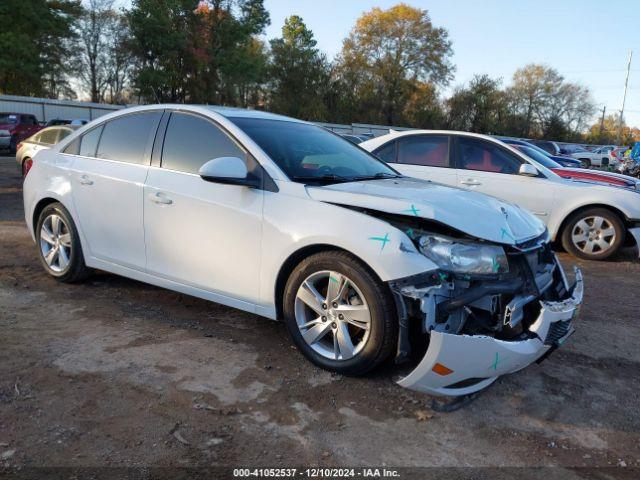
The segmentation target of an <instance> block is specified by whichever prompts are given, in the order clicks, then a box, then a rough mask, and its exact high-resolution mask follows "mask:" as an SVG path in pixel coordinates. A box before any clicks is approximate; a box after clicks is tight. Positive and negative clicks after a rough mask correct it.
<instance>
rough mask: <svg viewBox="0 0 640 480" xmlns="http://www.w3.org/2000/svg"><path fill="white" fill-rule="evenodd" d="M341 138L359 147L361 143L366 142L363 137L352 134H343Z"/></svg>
mask: <svg viewBox="0 0 640 480" xmlns="http://www.w3.org/2000/svg"><path fill="white" fill-rule="evenodd" d="M340 136H341V137H342V138H345V139H347V140H349V141H350V142H351V143H353V144H354V145H358V144H359V143H362V142H363V141H364V140H363V139H362V138H361V137H359V136H357V135H352V134H350V133H341V134H340Z"/></svg>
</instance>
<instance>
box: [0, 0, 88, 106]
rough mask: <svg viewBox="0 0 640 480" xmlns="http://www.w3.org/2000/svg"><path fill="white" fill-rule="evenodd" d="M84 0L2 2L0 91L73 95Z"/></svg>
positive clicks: (0, 15)
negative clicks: (74, 61) (74, 53)
mask: <svg viewBox="0 0 640 480" xmlns="http://www.w3.org/2000/svg"><path fill="white" fill-rule="evenodd" d="M81 11H82V9H81V6H80V0H31V1H29V2H28V5H25V2H24V1H23V0H2V1H1V2H0V25H2V28H0V93H8V94H15V95H38V96H52V97H58V96H72V95H73V92H72V91H71V89H70V87H69V82H68V74H69V73H70V71H71V67H72V62H70V57H71V52H72V49H71V42H72V40H73V39H74V31H73V25H74V23H75V22H76V21H77V19H78V17H79V16H80V14H81Z"/></svg>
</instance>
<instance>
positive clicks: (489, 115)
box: [445, 75, 507, 134]
mask: <svg viewBox="0 0 640 480" xmlns="http://www.w3.org/2000/svg"><path fill="white" fill-rule="evenodd" d="M500 83H501V81H500V80H497V79H496V80H494V79H492V78H491V77H489V76H488V75H476V76H475V77H473V79H472V80H471V82H469V86H464V85H463V86H460V87H458V88H456V89H455V90H454V92H453V94H452V95H451V97H450V98H449V99H448V100H447V101H446V102H445V103H446V106H447V126H448V127H449V128H451V129H453V130H462V131H467V132H476V133H493V134H497V133H503V131H504V130H505V128H504V127H505V125H504V122H505V121H506V108H507V105H506V100H505V95H504V92H503V91H502V90H501V88H500Z"/></svg>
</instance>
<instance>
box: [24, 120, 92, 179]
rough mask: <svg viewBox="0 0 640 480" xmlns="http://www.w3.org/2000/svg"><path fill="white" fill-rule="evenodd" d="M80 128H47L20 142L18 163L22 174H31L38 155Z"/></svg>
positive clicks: (74, 126) (73, 126)
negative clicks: (34, 159)
mask: <svg viewBox="0 0 640 480" xmlns="http://www.w3.org/2000/svg"><path fill="white" fill-rule="evenodd" d="M78 128H79V127H78V126H77V125H64V126H57V127H46V128H43V129H42V130H40V131H39V132H38V133H36V134H35V135H32V136H30V137H29V138H27V139H25V140H23V141H22V142H20V143H19V144H18V145H17V146H16V162H17V163H18V168H19V169H20V171H21V172H22V176H23V177H24V176H26V175H27V173H29V170H30V169H31V167H32V166H33V157H34V156H35V154H36V153H38V152H39V151H41V150H46V149H48V148H51V147H52V146H53V145H56V144H57V143H58V142H60V141H61V140H63V139H64V138H66V137H67V136H69V135H70V134H71V133H73V132H74V131H75V130H76V129H78Z"/></svg>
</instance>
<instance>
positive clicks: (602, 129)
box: [598, 105, 607, 142]
mask: <svg viewBox="0 0 640 480" xmlns="http://www.w3.org/2000/svg"><path fill="white" fill-rule="evenodd" d="M606 111H607V106H606V105H605V106H604V107H602V118H601V119H600V139H599V140H598V141H599V142H601V141H602V132H603V131H604V114H605V112H606Z"/></svg>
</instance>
